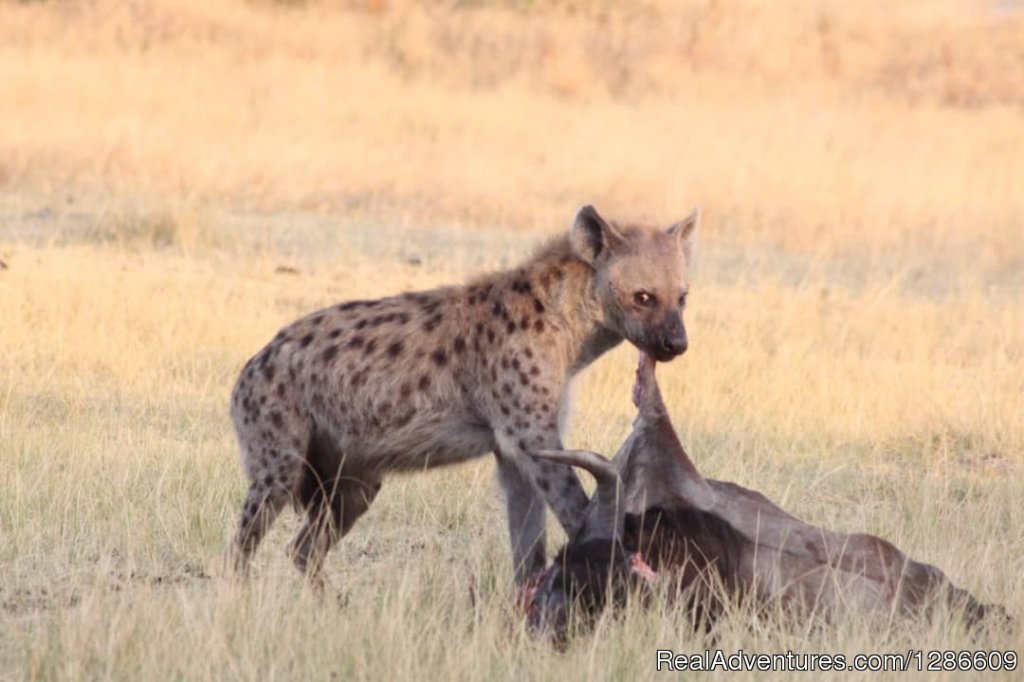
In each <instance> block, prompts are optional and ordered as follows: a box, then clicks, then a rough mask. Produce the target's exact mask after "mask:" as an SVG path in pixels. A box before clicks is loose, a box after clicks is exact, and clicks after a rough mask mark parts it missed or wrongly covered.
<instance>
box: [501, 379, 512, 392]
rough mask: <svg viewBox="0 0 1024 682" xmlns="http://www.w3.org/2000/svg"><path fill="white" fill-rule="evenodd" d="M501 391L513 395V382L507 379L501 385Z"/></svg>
mask: <svg viewBox="0 0 1024 682" xmlns="http://www.w3.org/2000/svg"><path fill="white" fill-rule="evenodd" d="M501 392H502V393H504V394H505V395H512V384H510V383H508V382H507V381H506V382H505V383H503V384H502V385H501Z"/></svg>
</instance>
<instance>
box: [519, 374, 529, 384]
mask: <svg viewBox="0 0 1024 682" xmlns="http://www.w3.org/2000/svg"><path fill="white" fill-rule="evenodd" d="M519 383H521V384H522V385H523V386H529V385H530V378H529V377H527V376H526V375H525V374H523V373H522V372H520V373H519Z"/></svg>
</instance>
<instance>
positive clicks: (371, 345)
mask: <svg viewBox="0 0 1024 682" xmlns="http://www.w3.org/2000/svg"><path fill="white" fill-rule="evenodd" d="M376 348H377V340H376V339H370V340H369V341H367V342H366V348H364V349H363V352H364V353H365V354H366V355H369V354H370V353H372V352H373V351H374V350H376Z"/></svg>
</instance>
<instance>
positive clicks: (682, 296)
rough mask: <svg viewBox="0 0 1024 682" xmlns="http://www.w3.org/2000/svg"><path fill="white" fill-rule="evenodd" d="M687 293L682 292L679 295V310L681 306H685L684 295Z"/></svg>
mask: <svg viewBox="0 0 1024 682" xmlns="http://www.w3.org/2000/svg"><path fill="white" fill-rule="evenodd" d="M687 293H688V292H686V291H684V292H683V293H681V294H680V295H679V307H680V308H682V307H683V306H685V305H686V294H687Z"/></svg>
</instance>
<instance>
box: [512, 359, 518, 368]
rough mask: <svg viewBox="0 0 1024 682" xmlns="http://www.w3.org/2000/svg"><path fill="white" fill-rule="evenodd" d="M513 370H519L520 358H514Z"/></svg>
mask: <svg viewBox="0 0 1024 682" xmlns="http://www.w3.org/2000/svg"><path fill="white" fill-rule="evenodd" d="M512 369H519V358H512Z"/></svg>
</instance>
